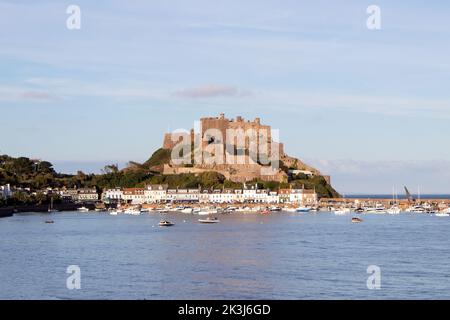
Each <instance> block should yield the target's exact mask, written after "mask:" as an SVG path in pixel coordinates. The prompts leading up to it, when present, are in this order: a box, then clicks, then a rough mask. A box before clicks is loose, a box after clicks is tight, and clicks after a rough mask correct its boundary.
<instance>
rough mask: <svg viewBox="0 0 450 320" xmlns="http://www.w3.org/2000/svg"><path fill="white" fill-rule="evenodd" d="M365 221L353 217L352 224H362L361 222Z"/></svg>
mask: <svg viewBox="0 0 450 320" xmlns="http://www.w3.org/2000/svg"><path fill="white" fill-rule="evenodd" d="M362 221H363V220H362V219H361V218H358V217H353V218H352V223H360V222H362Z"/></svg>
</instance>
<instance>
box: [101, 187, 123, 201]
mask: <svg viewBox="0 0 450 320" xmlns="http://www.w3.org/2000/svg"><path fill="white" fill-rule="evenodd" d="M102 199H103V200H104V201H116V202H120V201H122V200H123V191H122V189H121V188H114V189H106V190H104V191H103V194H102Z"/></svg>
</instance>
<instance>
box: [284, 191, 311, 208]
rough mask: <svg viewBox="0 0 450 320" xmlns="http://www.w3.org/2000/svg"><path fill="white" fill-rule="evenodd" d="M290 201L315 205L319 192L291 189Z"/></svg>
mask: <svg viewBox="0 0 450 320" xmlns="http://www.w3.org/2000/svg"><path fill="white" fill-rule="evenodd" d="M289 202H291V203H296V204H299V205H303V206H305V205H315V204H316V203H317V193H316V192H315V191H314V190H305V189H291V190H290V194H289Z"/></svg>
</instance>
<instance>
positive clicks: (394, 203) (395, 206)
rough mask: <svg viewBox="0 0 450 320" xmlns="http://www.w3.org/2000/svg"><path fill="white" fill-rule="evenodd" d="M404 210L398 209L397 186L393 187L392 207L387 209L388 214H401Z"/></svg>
mask: <svg viewBox="0 0 450 320" xmlns="http://www.w3.org/2000/svg"><path fill="white" fill-rule="evenodd" d="M401 212H402V210H401V209H400V208H399V207H398V195H397V192H396V190H395V186H393V187H392V206H391V207H390V208H389V209H387V213H388V214H400V213H401Z"/></svg>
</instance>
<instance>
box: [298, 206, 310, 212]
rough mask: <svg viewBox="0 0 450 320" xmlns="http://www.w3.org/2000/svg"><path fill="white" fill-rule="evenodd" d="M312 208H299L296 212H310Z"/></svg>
mask: <svg viewBox="0 0 450 320" xmlns="http://www.w3.org/2000/svg"><path fill="white" fill-rule="evenodd" d="M310 211H311V208H308V207H298V208H296V209H295V212H310Z"/></svg>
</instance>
